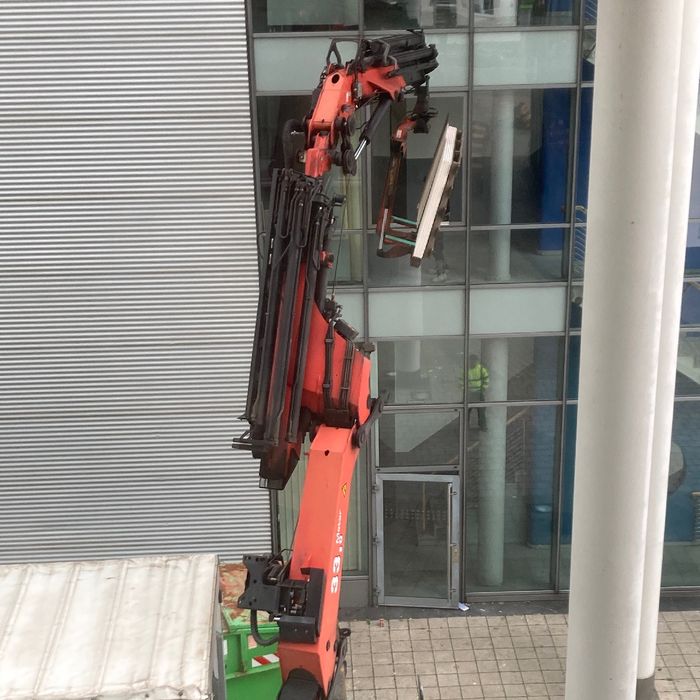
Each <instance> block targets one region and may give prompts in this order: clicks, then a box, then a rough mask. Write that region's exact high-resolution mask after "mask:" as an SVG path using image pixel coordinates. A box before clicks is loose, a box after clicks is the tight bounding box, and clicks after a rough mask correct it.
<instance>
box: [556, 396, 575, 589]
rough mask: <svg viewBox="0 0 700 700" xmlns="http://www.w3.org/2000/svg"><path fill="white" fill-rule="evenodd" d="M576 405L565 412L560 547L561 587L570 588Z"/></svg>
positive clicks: (569, 406)
mask: <svg viewBox="0 0 700 700" xmlns="http://www.w3.org/2000/svg"><path fill="white" fill-rule="evenodd" d="M577 411H578V407H577V406H576V404H567V405H566V408H565V410H564V463H563V465H562V474H561V493H562V498H561V516H560V517H561V542H560V545H559V587H560V588H561V589H562V590H566V589H568V588H569V576H570V574H571V523H572V517H573V509H574V461H575V459H576V426H577V420H576V418H577Z"/></svg>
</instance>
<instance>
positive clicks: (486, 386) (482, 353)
mask: <svg viewBox="0 0 700 700" xmlns="http://www.w3.org/2000/svg"><path fill="white" fill-rule="evenodd" d="M468 367H469V369H468V371H467V382H466V384H467V390H468V394H467V400H468V401H469V402H470V403H478V402H480V401H530V400H533V399H539V400H541V401H545V400H557V399H561V391H562V378H563V377H562V373H563V368H564V337H563V336H556V337H545V336H542V337H536V338H474V337H470V338H469V358H468Z"/></svg>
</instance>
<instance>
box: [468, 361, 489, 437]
mask: <svg viewBox="0 0 700 700" xmlns="http://www.w3.org/2000/svg"><path fill="white" fill-rule="evenodd" d="M488 385H489V371H488V369H486V367H484V365H482V364H481V362H479V357H478V356H477V355H469V369H468V370H467V388H468V391H469V394H468V401H469V403H476V402H482V401H484V400H485V399H486V389H487V388H488ZM474 410H476V415H477V419H478V422H479V428H481V430H486V409H485V408H484V407H483V406H481V407H479V408H477V407H474V408H470V409H469V414H471V412H472V411H474ZM469 414H468V415H467V422H468V421H469Z"/></svg>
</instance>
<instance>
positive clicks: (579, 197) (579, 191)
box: [575, 88, 593, 262]
mask: <svg viewBox="0 0 700 700" xmlns="http://www.w3.org/2000/svg"><path fill="white" fill-rule="evenodd" d="M579 118H580V124H579V132H578V145H577V148H578V160H577V164H576V212H575V213H576V223H577V224H585V223H586V220H587V219H588V181H589V170H590V166H591V121H592V119H593V88H583V89H582V90H581V105H580V110H579ZM582 262H583V261H582Z"/></svg>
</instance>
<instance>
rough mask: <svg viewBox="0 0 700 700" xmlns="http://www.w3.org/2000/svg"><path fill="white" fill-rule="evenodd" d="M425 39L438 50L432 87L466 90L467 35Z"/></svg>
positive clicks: (431, 78)
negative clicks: (463, 88)
mask: <svg viewBox="0 0 700 700" xmlns="http://www.w3.org/2000/svg"><path fill="white" fill-rule="evenodd" d="M440 1H441V0H437V2H440ZM425 39H426V41H427V42H428V43H429V44H435V46H436V47H437V50H438V64H439V65H438V67H437V68H436V69H435V70H434V71H433V72H432V73H431V74H430V87H431V88H433V89H435V88H437V87H465V88H466V86H467V82H468V77H469V71H468V66H469V37H468V36H467V35H466V34H432V35H427V36H426V38H425ZM452 123H454V122H452Z"/></svg>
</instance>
